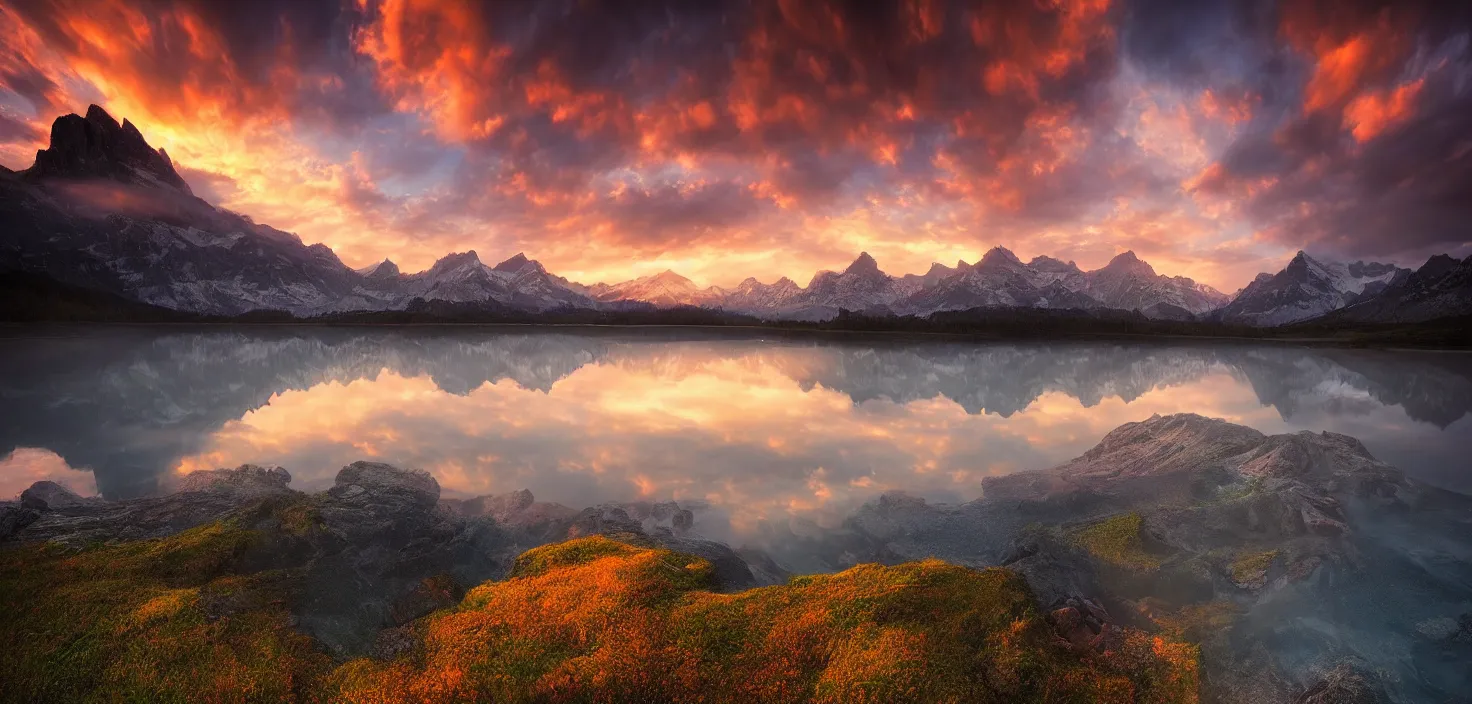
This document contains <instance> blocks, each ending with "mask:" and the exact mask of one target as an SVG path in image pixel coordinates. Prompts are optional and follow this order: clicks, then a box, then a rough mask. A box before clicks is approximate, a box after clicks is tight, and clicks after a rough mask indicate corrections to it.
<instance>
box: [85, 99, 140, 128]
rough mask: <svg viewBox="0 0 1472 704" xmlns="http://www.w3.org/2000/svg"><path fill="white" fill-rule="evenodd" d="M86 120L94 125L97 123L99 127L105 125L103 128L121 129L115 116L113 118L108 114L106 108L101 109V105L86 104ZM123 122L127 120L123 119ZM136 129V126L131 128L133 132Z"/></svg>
mask: <svg viewBox="0 0 1472 704" xmlns="http://www.w3.org/2000/svg"><path fill="white" fill-rule="evenodd" d="M86 120H87V121H88V122H91V123H92V124H94V125H97V126H99V127H105V128H108V129H111V130H117V129H121V127H122V126H121V125H119V124H118V121H117V120H116V119H115V118H113V116H112V115H110V114H108V112H107V111H106V110H103V109H102V106H101V105H96V104H93V105H88V106H87V117H86ZM123 122H124V123H127V122H128V121H127V120H123ZM129 126H130V127H131V126H132V125H131V124H129ZM137 131H138V130H137V129H136V128H135V129H134V130H133V132H135V133H136V132H137Z"/></svg>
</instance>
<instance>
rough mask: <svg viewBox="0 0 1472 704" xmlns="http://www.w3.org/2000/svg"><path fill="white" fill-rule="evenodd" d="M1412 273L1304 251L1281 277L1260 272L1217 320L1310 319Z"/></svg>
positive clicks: (1273, 321)
mask: <svg viewBox="0 0 1472 704" xmlns="http://www.w3.org/2000/svg"><path fill="white" fill-rule="evenodd" d="M1409 273H1410V272H1409V270H1406V269H1401V268H1399V267H1396V266H1394V265H1391V264H1376V263H1369V264H1367V263H1364V262H1354V263H1352V264H1341V263H1339V262H1333V261H1329V260H1321V259H1315V258H1313V257H1310V256H1309V255H1307V254H1305V253H1303V252H1302V251H1300V252H1299V253H1298V254H1297V255H1295V256H1294V257H1293V259H1292V261H1289V262H1288V266H1286V267H1284V268H1283V270H1282V271H1280V272H1278V273H1277V274H1259V275H1258V276H1257V278H1256V279H1254V280H1253V281H1252V283H1250V284H1248V285H1247V287H1246V288H1244V289H1242V291H1241V292H1240V293H1238V294H1237V296H1236V297H1235V298H1233V299H1232V301H1231V302H1230V303H1228V304H1227V305H1226V306H1224V307H1222V309H1221V310H1219V311H1217V313H1216V317H1217V318H1218V319H1220V320H1222V321H1224V322H1228V323H1244V324H1247V325H1258V326H1271V325H1286V324H1288V323H1296V322H1300V321H1304V320H1311V319H1314V318H1318V317H1320V316H1323V315H1325V314H1327V313H1329V312H1331V311H1335V310H1338V309H1340V308H1343V307H1345V306H1347V305H1349V304H1351V303H1355V302H1357V301H1361V300H1367V299H1369V298H1372V297H1374V296H1376V295H1377V294H1379V293H1380V292H1382V291H1383V290H1385V289H1386V287H1388V286H1390V285H1391V284H1392V283H1395V282H1397V281H1398V280H1400V279H1402V278H1404V277H1405V276H1406V275H1407V274H1409Z"/></svg>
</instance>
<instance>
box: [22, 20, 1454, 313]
mask: <svg viewBox="0 0 1472 704" xmlns="http://www.w3.org/2000/svg"><path fill="white" fill-rule="evenodd" d="M1454 5H1455V4H1453V6H1454ZM1467 20H1468V18H1467V16H1466V12H1465V10H1456V9H1438V8H1434V7H1432V6H1431V5H1430V4H1429V3H1418V2H1412V3H1397V4H1394V5H1386V6H1383V7H1382V6H1380V4H1378V3H1329V4H1325V3H1312V2H1299V1H1297V0H1285V1H1284V2H1279V3H1270V4H1268V5H1253V6H1249V5H1247V4H1239V3H1200V4H1198V3H1192V4H1190V5H1189V6H1187V5H1184V4H1175V3H1158V2H1149V1H1143V0H1141V1H1137V2H1124V1H1121V0H1116V1H1115V2H1110V0H1051V1H1048V2H1036V3H1033V2H1026V3H966V2H948V1H946V0H906V1H904V2H897V3H885V4H879V3H872V4H871V3H839V2H829V1H826V0H812V1H805V2H797V1H789V0H758V1H757V2H751V3H738V2H690V3H687V2H668V3H662V4H661V3H628V4H625V3H609V2H585V3H557V2H528V3H507V2H492V3H477V2H471V1H470V0H356V2H352V3H345V2H344V3H339V2H333V1H330V0H329V1H322V2H285V1H284V0H275V1H272V2H264V3H225V2H211V1H210V0H147V1H146V2H130V1H126V0H51V1H49V2H29V1H26V0H0V31H3V32H4V35H5V36H6V38H7V40H6V44H7V47H6V49H5V50H4V51H0V164H3V165H4V166H6V167H8V168H11V169H23V168H26V167H28V166H30V164H31V161H32V159H33V158H34V154H35V151H36V150H37V149H39V148H42V147H44V146H45V145H46V142H47V137H48V132H49V128H50V123H51V121H52V120H53V119H54V118H56V117H57V116H59V115H62V114H66V113H70V112H76V113H81V112H84V111H85V109H86V107H87V105H88V104H89V103H97V104H99V105H102V106H103V107H105V108H106V109H107V110H108V111H109V112H111V113H112V114H113V115H115V116H117V117H118V118H119V119H122V118H124V117H126V118H128V119H130V120H131V121H132V122H133V123H134V124H136V125H138V127H139V129H140V130H141V131H142V132H143V133H144V134H145V135H146V136H147V138H148V139H149V140H150V143H151V144H153V145H154V146H157V147H163V148H164V149H166V150H167V152H168V153H169V155H170V156H171V158H172V159H173V160H174V162H175V163H176V164H178V165H179V166H180V171H181V174H182V175H183V176H184V178H185V179H186V180H187V181H188V182H189V184H190V186H191V187H192V188H193V190H194V191H195V193H197V194H199V195H201V196H202V197H204V198H206V199H207V200H209V201H210V202H212V203H214V204H216V205H219V206H221V207H224V208H227V209H230V210H234V211H237V212H240V213H244V214H246V215H249V216H250V217H251V218H252V219H254V220H255V221H257V222H261V223H266V224H270V225H272V226H274V227H277V228H280V229H283V230H288V231H291V232H295V233H297V234H298V235H300V236H301V237H302V239H303V240H304V241H306V242H308V243H316V242H323V243H326V244H328V245H329V246H331V247H333V248H334V249H335V250H336V251H337V253H338V254H339V255H340V256H341V257H342V259H343V260H344V261H345V262H346V263H347V264H349V265H350V266H355V267H361V266H365V265H368V264H371V263H374V262H377V261H379V260H382V259H384V258H391V259H393V260H394V261H396V262H397V263H398V264H399V265H400V266H401V268H402V269H403V270H404V271H406V272H412V271H417V270H421V269H424V268H426V267H428V266H429V265H430V264H431V263H432V262H433V261H434V260H436V259H437V258H439V257H440V256H443V255H444V254H446V253H448V252H452V251H465V250H470V249H474V250H477V251H478V252H479V253H480V254H481V256H482V259H483V260H485V261H487V262H494V261H499V260H500V259H502V258H505V257H508V256H510V255H512V254H514V253H516V252H519V251H525V252H526V253H527V254H528V255H529V256H532V257H534V258H536V259H538V260H540V261H541V262H543V263H544V264H545V265H546V266H547V267H548V268H549V269H550V270H552V271H553V272H555V273H558V274H560V275H563V276H566V277H569V278H571V279H574V280H578V281H582V282H585V283H592V282H596V281H608V282H614V281H621V280H626V279H630V278H633V277H636V276H642V275H646V274H652V273H656V272H659V271H663V270H665V269H674V270H676V271H679V272H680V273H682V274H684V275H686V276H689V277H690V278H692V279H694V280H695V281H696V282H698V283H700V284H702V285H705V284H717V285H733V284H735V283H737V282H738V281H740V280H741V279H743V278H745V277H746V276H749V275H754V276H757V277H758V278H759V279H761V280H763V281H773V280H775V279H777V278H778V277H779V276H789V277H791V278H793V279H794V280H796V281H798V282H800V283H806V282H807V280H808V279H809V278H810V277H811V276H812V274H813V273H814V272H815V271H816V270H819V269H824V268H827V269H838V268H841V267H842V266H844V265H845V264H847V263H848V262H849V261H850V260H852V259H853V258H854V256H855V255H856V254H857V253H858V252H859V251H861V250H865V251H868V252H870V253H871V254H873V255H874V257H875V258H876V259H878V261H879V262H880V264H881V266H883V267H884V269H885V270H886V271H887V272H889V273H891V274H896V275H898V274H904V273H923V272H924V271H925V270H926V269H927V268H928V267H929V266H930V264H931V262H933V261H940V262H943V263H946V264H954V263H955V261H956V260H958V259H964V260H966V261H973V262H974V261H976V260H977V259H978V258H979V257H980V256H981V254H982V253H983V252H985V251H986V250H988V249H990V248H991V247H993V246H997V245H1001V246H1006V247H1008V248H1010V249H1012V250H1013V251H1015V252H1016V253H1017V254H1018V255H1019V256H1021V257H1022V258H1023V259H1024V260H1026V259H1029V258H1031V257H1032V256H1035V255H1040V254H1047V255H1051V256H1056V257H1059V258H1061V259H1064V260H1075V261H1077V262H1078V264H1079V265H1080V266H1082V267H1084V268H1086V269H1087V268H1094V267H1098V266H1101V265H1103V264H1104V263H1105V262H1107V261H1108V260H1109V259H1110V258H1111V257H1112V256H1113V255H1115V254H1117V253H1119V252H1122V251H1125V250H1134V251H1135V252H1137V253H1138V254H1139V255H1140V256H1141V258H1143V259H1145V260H1147V261H1149V262H1151V263H1152V264H1154V265H1155V268H1156V269H1157V270H1158V271H1159V272H1161V273H1164V274H1169V275H1185V276H1190V277H1193V278H1195V279H1196V280H1198V281H1202V282H1205V283H1208V284H1210V285H1213V286H1215V287H1217V288H1219V289H1221V290H1223V291H1226V292H1231V291H1233V290H1236V289H1237V288H1240V287H1241V286H1243V285H1245V284H1246V283H1247V282H1248V281H1250V280H1251V279H1252V277H1253V276H1254V275H1255V274H1257V273H1258V272H1260V271H1276V270H1277V269H1278V268H1280V267H1281V266H1282V264H1283V263H1284V262H1285V261H1286V260H1287V259H1288V258H1289V257H1290V256H1291V255H1292V253H1293V252H1294V251H1295V250H1298V249H1309V250H1311V251H1324V252H1329V253H1333V254H1336V255H1338V256H1342V257H1344V258H1346V259H1359V258H1365V259H1376V260H1381V261H1394V262H1397V263H1400V264H1403V265H1411V266H1415V265H1418V264H1419V263H1421V262H1423V261H1424V260H1425V258H1426V256H1427V255H1428V254H1430V253H1433V252H1435V253H1439V252H1450V253H1451V254H1452V255H1453V256H1458V257H1464V256H1466V255H1467V254H1468V253H1472V240H1469V234H1468V232H1467V230H1466V227H1465V223H1466V222H1467V221H1468V218H1469V217H1472V212H1469V205H1468V203H1469V202H1472V201H1469V199H1467V198H1465V197H1461V198H1459V197H1457V196H1456V194H1458V193H1461V194H1465V193H1467V192H1468V189H1469V187H1472V178H1469V176H1468V174H1469V173H1472V170H1469V158H1472V119H1469V118H1468V117H1467V115H1469V114H1472V87H1469V86H1472V82H1469V81H1468V80H1466V77H1467V75H1469V71H1472V44H1469V36H1468V33H1467V28H1468V26H1469V25H1468V21H1467Z"/></svg>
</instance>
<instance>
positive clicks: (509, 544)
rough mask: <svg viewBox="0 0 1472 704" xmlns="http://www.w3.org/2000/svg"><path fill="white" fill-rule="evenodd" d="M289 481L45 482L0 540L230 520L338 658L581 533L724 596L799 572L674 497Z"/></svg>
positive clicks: (368, 465) (408, 482) (405, 477)
mask: <svg viewBox="0 0 1472 704" xmlns="http://www.w3.org/2000/svg"><path fill="white" fill-rule="evenodd" d="M290 481H291V475H290V474H289V473H288V472H287V471H286V470H284V469H282V468H280V467H271V468H266V467H259V466H256V465H242V466H240V467H237V468H235V469H216V470H204V471H197V472H193V473H191V474H189V475H186V476H184V477H181V478H180V479H179V480H178V481H177V482H176V485H175V488H176V491H175V492H174V493H171V494H167V495H164V496H158V497H151V498H145V499H134V500H127V501H117V502H109V501H102V500H100V499H86V498H82V497H79V496H77V495H76V494H74V493H72V492H70V491H69V490H67V489H66V488H65V487H62V486H60V485H58V484H55V483H52V482H37V483H36V484H35V485H33V486H32V487H31V488H30V489H27V490H26V491H25V492H24V493H23V495H22V500H21V501H20V502H19V503H7V504H4V505H0V540H7V539H8V540H10V541H16V542H33V541H46V542H50V543H52V544H54V545H58V546H62V547H65V548H69V549H78V550H79V549H83V548H85V547H86V546H89V545H94V544H98V543H116V542H122V541H131V540H142V539H150V538H162V537H166V536H170V535H176V534H178V533H180V532H183V531H185V530H189V529H191V528H197V527H200V526H204V525H206V524H211V523H215V522H219V521H229V522H233V523H234V524H236V525H240V526H243V527H249V528H250V529H252V530H254V531H255V532H256V534H257V535H259V540H258V541H257V542H255V543H254V544H253V545H252V546H251V547H250V548H249V549H248V550H247V551H246V552H245V554H244V555H243V556H242V558H241V559H243V560H246V561H247V562H248V563H249V564H251V565H253V566H255V567H258V568H260V569H281V570H287V571H290V572H291V573H292V574H294V575H296V579H297V583H296V593H298V594H299V595H300V596H299V599H298V602H297V606H296V608H295V610H294V613H295V616H296V619H297V625H298V627H299V628H300V629H301V630H303V631H304V632H306V633H308V634H310V635H311V636H313V637H314V638H315V639H316V640H317V642H319V643H320V644H322V645H323V646H325V647H326V648H327V649H328V650H329V651H330V652H332V653H334V654H337V655H340V656H346V655H352V654H360V653H366V652H372V651H373V650H374V649H375V648H378V649H382V643H381V642H380V641H382V640H383V639H384V637H385V636H384V635H383V633H382V631H383V630H384V629H392V628H396V627H399V626H402V625H403V624H404V623H406V622H408V621H410V620H412V619H414V618H417V617H419V616H422V615H423V614H424V613H426V609H432V608H434V605H436V604H438V605H441V606H443V605H444V603H443V602H444V600H445V599H446V598H448V596H447V595H452V594H459V593H461V592H463V590H464V589H465V588H467V587H469V586H473V585H475V584H479V583H481V582H484V581H486V580H491V579H499V578H501V577H504V576H505V575H506V574H507V573H508V572H509V571H510V569H511V567H512V565H513V564H514V563H515V560H516V558H517V556H518V555H520V554H521V553H523V552H525V551H526V550H529V549H532V548H535V547H537V546H540V545H545V544H548V543H552V542H560V541H564V540H568V539H572V538H578V537H586V536H594V535H609V536H614V537H617V538H618V539H620V540H623V541H625V542H628V543H631V544H635V545H640V546H644V547H651V548H654V547H658V548H665V549H670V550H676V551H679V552H682V553H685V554H691V555H697V556H700V557H703V558H706V559H707V560H709V561H710V562H711V564H712V565H713V567H714V573H713V576H714V585H715V586H716V587H717V588H720V589H723V590H726V591H735V590H740V589H745V588H749V587H753V586H760V585H765V584H774V583H777V582H778V581H781V580H784V579H785V578H786V576H787V575H786V572H785V571H783V570H782V569H781V568H780V567H777V566H776V565H775V563H773V562H772V561H771V560H770V559H769V558H765V557H764V556H761V555H759V554H756V553H748V554H749V556H750V557H751V559H752V560H753V562H754V563H755V566H749V565H748V562H747V559H746V558H745V557H743V556H742V555H741V554H738V553H737V552H736V551H734V550H732V549H731V548H730V547H728V546H726V545H724V544H722V543H718V542H714V541H709V540H704V539H701V538H699V537H697V536H694V535H692V534H690V531H689V528H690V525H691V515H690V512H689V510H688V509H683V508H681V507H680V506H679V505H678V504H676V503H674V502H664V503H660V504H647V503H644V504H628V505H614V504H609V505H603V506H597V507H592V508H588V509H584V510H582V511H577V510H574V509H571V508H568V507H565V506H561V505H558V504H547V503H541V502H538V501H536V499H535V497H533V496H532V494H531V492H529V491H525V490H522V491H517V492H512V493H510V494H503V495H499V496H483V497H477V498H474V499H468V500H459V499H451V500H445V501H441V499H440V487H439V483H438V482H437V481H435V479H434V477H433V476H431V475H430V474H429V473H427V472H424V471H420V470H404V469H399V468H397V467H394V466H391V465H387V464H382V463H376V462H355V463H353V464H351V465H348V466H346V467H344V468H342V470H341V471H339V472H338V474H337V478H336V481H335V482H334V484H333V486H332V487H331V488H330V489H328V490H326V491H324V492H321V493H317V494H303V493H301V492H297V491H294V490H292V489H291V488H290V487H289V483H290ZM676 526H678V530H677V528H676ZM389 640H390V641H392V640H393V639H392V638H389Z"/></svg>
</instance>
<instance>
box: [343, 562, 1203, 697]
mask: <svg viewBox="0 0 1472 704" xmlns="http://www.w3.org/2000/svg"><path fill="white" fill-rule="evenodd" d="M590 541H593V542H584V541H573V542H572V543H569V544H565V545H562V546H555V548H554V549H552V550H546V551H543V552H542V553H541V554H540V555H532V554H530V553H529V554H528V555H527V556H524V557H525V558H526V560H525V561H526V562H532V561H533V558H535V564H536V566H537V568H536V569H534V570H523V571H520V572H519V574H518V576H516V577H513V578H512V579H509V580H507V581H505V582H494V583H487V584H484V585H481V586H480V587H477V588H476V589H474V590H472V592H471V593H470V594H469V595H467V597H466V599H465V600H464V602H462V604H461V606H460V607H459V608H458V609H454V610H449V611H445V612H441V613H438V614H434V615H431V616H429V617H427V618H426V619H425V620H424V622H423V628H422V631H421V632H422V634H423V638H424V642H423V647H422V648H419V649H416V652H419V653H423V656H422V658H415V659H412V660H410V659H405V660H401V661H397V662H394V663H375V662H370V661H366V660H362V661H356V662H353V663H348V664H347V665H345V666H343V667H341V668H339V669H338V670H337V672H336V673H335V674H334V676H333V681H332V685H331V689H330V690H329V696H330V697H331V698H333V699H340V700H342V701H348V702H376V701H395V700H412V701H431V702H433V701H441V702H450V701H497V702H534V701H547V700H556V701H575V702H581V701H610V702H624V701H628V702H634V701H672V702H681V701H692V702H693V701H704V702H746V701H762V702H892V701H916V702H962V701H966V702H971V701H978V702H989V701H990V702H1002V701H1007V702H1012V701H1022V702H1026V701H1056V702H1094V701H1106V702H1108V701H1119V702H1125V701H1130V702H1134V701H1152V702H1178V701H1179V702H1189V701H1195V698H1196V687H1197V679H1196V677H1197V676H1196V658H1197V654H1196V651H1195V649H1194V648H1192V647H1190V646H1187V645H1184V644H1180V643H1177V642H1175V641H1170V640H1165V639H1160V638H1152V637H1149V636H1146V635H1145V634H1143V633H1140V632H1138V631H1130V632H1128V633H1127V636H1126V638H1125V639H1124V643H1123V644H1122V645H1121V646H1120V647H1119V648H1118V649H1117V650H1111V651H1110V652H1108V653H1095V654H1093V655H1092V656H1090V657H1089V658H1081V657H1080V656H1079V655H1077V654H1075V653H1073V652H1071V651H1069V650H1068V649H1067V648H1066V647H1060V646H1059V645H1057V641H1056V637H1055V636H1053V634H1052V632H1051V628H1050V627H1049V626H1048V625H1047V623H1046V620H1045V619H1044V618H1043V617H1042V616H1041V615H1040V614H1039V613H1038V610H1037V608H1036V606H1035V603H1034V598H1033V596H1032V594H1031V593H1030V592H1029V590H1028V589H1027V586H1026V584H1025V582H1023V580H1022V579H1021V578H1020V577H1019V576H1018V575H1016V574H1015V573H1012V572H1010V571H1007V570H1002V569H991V570H982V571H976V570H970V569H965V568H961V567H957V566H954V565H948V564H945V563H942V562H939V561H936V560H927V561H923V562H916V563H908V564H904V565H897V566H894V567H883V566H879V565H860V566H858V567H855V568H853V569H850V570H847V571H845V572H842V573H839V574H834V575H821V576H810V577H803V578H797V579H793V580H791V581H789V583H788V584H785V585H781V586H773V587H765V588H761V589H752V590H749V591H745V592H741V593H738V594H730V595H723V594H713V593H711V592H709V591H707V590H706V589H705V588H703V587H701V586H699V584H698V582H697V581H696V580H690V579H685V578H682V577H681V576H680V575H679V574H678V573H677V571H676V570H677V569H678V566H679V565H682V564H683V565H685V568H686V569H688V570H691V571H694V572H698V571H700V569H699V568H700V567H701V563H703V562H704V561H702V560H698V559H697V558H691V557H689V556H685V555H680V554H678V553H671V552H669V551H665V550H660V549H650V548H635V549H632V550H629V549H621V548H617V547H615V546H610V545H608V544H606V542H607V541H603V540H602V539H590ZM533 552H534V553H535V552H538V551H533ZM549 558H551V559H549ZM554 564H555V565H557V566H553V565H554Z"/></svg>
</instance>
